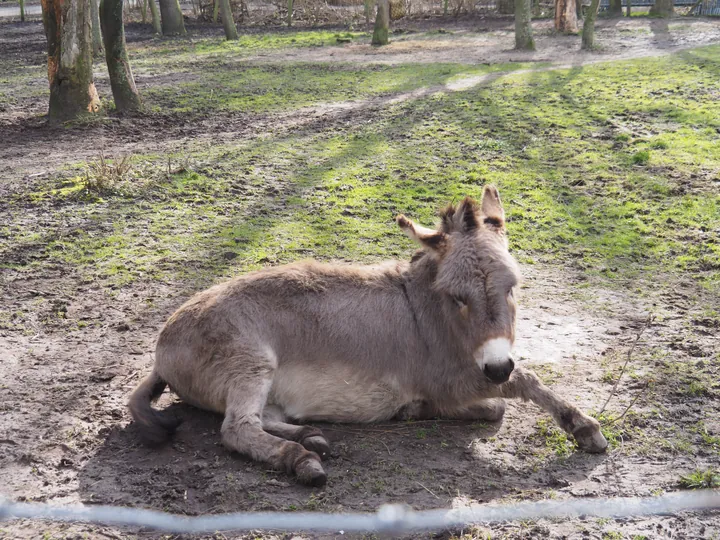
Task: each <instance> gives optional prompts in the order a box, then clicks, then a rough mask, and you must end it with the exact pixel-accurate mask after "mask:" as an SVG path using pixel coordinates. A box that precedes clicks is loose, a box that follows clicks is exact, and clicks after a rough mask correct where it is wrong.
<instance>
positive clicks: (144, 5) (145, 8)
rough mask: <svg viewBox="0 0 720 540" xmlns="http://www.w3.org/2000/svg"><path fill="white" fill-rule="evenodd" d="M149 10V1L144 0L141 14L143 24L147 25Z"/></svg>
mask: <svg viewBox="0 0 720 540" xmlns="http://www.w3.org/2000/svg"><path fill="white" fill-rule="evenodd" d="M147 8H148V0H143V5H142V11H141V12H140V17H142V23H143V24H147Z"/></svg>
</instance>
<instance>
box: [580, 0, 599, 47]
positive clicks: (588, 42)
mask: <svg viewBox="0 0 720 540" xmlns="http://www.w3.org/2000/svg"><path fill="white" fill-rule="evenodd" d="M598 9H600V0H592V2H591V3H590V8H589V9H588V13H587V17H585V23H584V24H583V31H582V46H581V48H582V49H585V50H588V51H590V50H592V49H594V48H595V18H596V17H597V12H598Z"/></svg>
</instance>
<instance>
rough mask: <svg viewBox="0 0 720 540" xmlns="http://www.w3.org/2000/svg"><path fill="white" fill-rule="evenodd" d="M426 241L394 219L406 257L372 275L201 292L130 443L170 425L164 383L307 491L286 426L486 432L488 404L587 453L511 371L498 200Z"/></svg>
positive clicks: (163, 358)
mask: <svg viewBox="0 0 720 540" xmlns="http://www.w3.org/2000/svg"><path fill="white" fill-rule="evenodd" d="M440 218H441V221H440V226H439V228H438V230H434V229H428V228H425V227H421V226H419V225H417V224H414V223H413V222H412V221H410V220H409V219H407V218H406V217H405V216H402V215H400V216H398V217H397V218H396V220H397V223H398V225H399V226H400V228H401V229H402V230H403V231H405V233H407V235H408V236H410V238H412V239H413V240H415V241H416V242H418V243H419V244H420V246H421V248H422V249H421V250H420V251H418V252H417V253H416V254H415V255H414V256H413V258H412V260H411V261H410V262H397V261H391V262H385V263H382V264H377V265H371V266H351V265H340V264H319V263H317V262H313V261H309V262H300V263H295V264H290V265H287V266H280V267H276V268H268V269H264V270H261V271H258V272H254V273H250V274H247V275H244V276H240V277H236V278H234V279H232V280H230V281H228V282H226V283H222V284H219V285H215V286H214V287H211V288H210V289H208V290H206V291H203V292H200V293H198V294H196V295H195V296H193V297H192V298H191V299H190V300H188V301H187V302H186V303H185V304H184V305H183V306H182V307H181V308H180V309H178V310H177V311H176V312H175V313H174V314H173V315H172V316H171V317H170V319H169V320H168V321H167V323H166V324H165V327H164V328H163V329H162V331H161V333H160V337H159V339H158V343H157V349H156V354H155V366H154V368H153V371H152V373H151V374H150V375H149V376H148V377H147V378H146V379H145V380H144V381H143V382H142V383H140V385H139V386H138V387H137V389H136V390H135V391H134V392H133V394H132V396H131V397H130V402H129V407H130V411H131V413H132V417H133V418H134V420H135V422H136V423H137V426H138V428H139V430H140V434H141V435H142V436H143V438H144V439H145V440H146V441H147V442H150V443H160V442H162V441H163V440H165V439H166V438H167V437H169V436H170V435H171V434H172V432H173V431H174V429H175V428H176V427H177V425H178V421H177V420H176V419H174V418H169V417H167V416H166V415H164V414H163V413H161V412H159V411H157V410H155V409H154V408H152V407H151V403H152V401H153V400H155V399H157V398H158V397H159V396H160V395H161V394H162V392H163V391H164V389H165V387H166V386H167V385H170V387H171V389H172V390H173V391H174V392H175V393H177V394H178V396H180V397H181V398H182V399H183V400H184V401H186V402H187V403H190V404H192V405H194V406H196V407H200V408H202V409H206V410H210V411H214V412H217V413H221V414H224V421H223V424H222V430H221V431H222V441H223V443H224V444H225V446H227V448H229V449H231V450H235V451H237V452H240V453H241V454H245V455H248V456H250V457H252V458H253V459H255V460H258V461H263V462H265V463H268V464H270V465H271V466H272V467H275V468H278V469H284V470H286V471H288V472H293V473H295V474H296V475H297V478H298V480H299V481H300V482H302V483H305V484H309V485H313V486H320V485H323V484H324V483H325V482H326V480H327V475H326V473H325V471H324V470H323V467H322V464H321V460H322V459H323V458H324V457H327V456H328V455H329V451H330V449H329V445H328V442H327V440H326V438H325V437H324V436H323V433H322V432H321V431H320V430H319V429H317V428H315V427H311V426H307V425H296V424H294V423H290V422H291V421H292V422H303V421H328V422H379V421H386V420H390V419H393V418H416V419H425V418H435V417H438V418H452V419H467V420H484V421H490V422H493V421H499V420H500V419H501V418H502V417H503V414H504V412H505V402H504V400H503V398H521V399H523V400H531V401H533V402H535V403H537V404H538V405H539V406H540V407H542V408H543V409H544V410H546V411H547V412H549V413H550V414H551V415H552V416H553V418H555V420H556V421H557V423H558V424H559V425H560V427H561V428H562V429H563V430H565V431H566V432H567V433H569V434H571V435H572V436H573V437H574V438H575V440H576V441H577V443H578V445H579V446H580V448H582V449H583V450H585V451H588V452H602V451H604V450H605V448H606V447H607V442H606V440H605V438H604V437H603V435H602V434H601V432H600V425H599V423H598V422H597V421H596V420H595V419H593V418H591V417H589V416H587V415H585V414H583V413H582V412H581V411H579V410H578V409H577V408H576V407H574V406H573V405H571V404H570V403H568V402H567V401H565V400H563V399H562V398H560V397H559V396H557V395H556V394H555V393H553V392H552V391H551V390H549V389H548V388H547V387H545V386H544V385H543V384H542V382H541V381H540V380H539V379H538V378H537V376H536V375H534V374H533V373H531V372H530V371H527V370H525V369H522V368H520V367H518V366H515V364H514V362H513V358H512V356H511V354H510V351H511V348H512V345H513V341H514V338H515V315H516V305H515V299H514V290H515V289H516V287H517V285H518V280H519V272H518V268H517V265H516V263H515V261H514V260H513V258H512V257H511V255H510V254H509V252H508V242H507V237H506V230H505V213H504V211H503V207H502V204H501V202H500V196H499V193H498V191H497V189H496V188H495V187H493V186H486V187H485V189H484V192H483V197H482V202H481V203H480V204H477V203H476V202H475V201H473V200H472V199H471V198H466V199H464V200H463V201H462V202H460V203H459V204H457V205H455V206H453V205H450V206H448V207H447V208H446V209H445V210H443V211H442V212H441V213H440Z"/></svg>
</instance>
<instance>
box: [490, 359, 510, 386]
mask: <svg viewBox="0 0 720 540" xmlns="http://www.w3.org/2000/svg"><path fill="white" fill-rule="evenodd" d="M513 369H515V362H513V361H512V358H508V359H507V361H506V362H503V363H498V364H486V365H485V367H484V368H483V373H485V376H486V377H487V378H488V379H490V380H491V381H492V382H494V383H496V384H502V383H504V382H507V380H508V379H509V378H510V374H511V373H512V371H513Z"/></svg>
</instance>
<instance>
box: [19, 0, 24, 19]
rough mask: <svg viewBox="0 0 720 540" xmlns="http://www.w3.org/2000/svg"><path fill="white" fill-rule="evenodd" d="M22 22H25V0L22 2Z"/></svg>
mask: <svg viewBox="0 0 720 540" xmlns="http://www.w3.org/2000/svg"><path fill="white" fill-rule="evenodd" d="M20 22H25V0H20Z"/></svg>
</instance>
